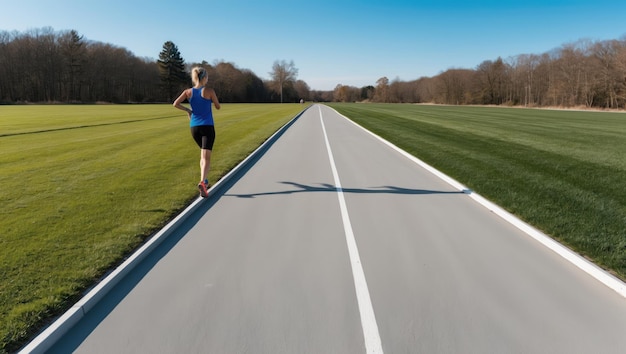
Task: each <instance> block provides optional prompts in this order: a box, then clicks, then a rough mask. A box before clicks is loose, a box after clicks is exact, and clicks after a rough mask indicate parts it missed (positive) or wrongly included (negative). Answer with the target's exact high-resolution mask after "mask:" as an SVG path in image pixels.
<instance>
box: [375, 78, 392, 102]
mask: <svg viewBox="0 0 626 354" xmlns="http://www.w3.org/2000/svg"><path fill="white" fill-rule="evenodd" d="M374 101H376V102H384V103H387V102H389V79H388V78H387V77H386V76H383V77H381V78H380V79H378V80H376V91H375V93H374Z"/></svg>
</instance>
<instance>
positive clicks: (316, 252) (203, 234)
mask: <svg viewBox="0 0 626 354" xmlns="http://www.w3.org/2000/svg"><path fill="white" fill-rule="evenodd" d="M218 134H219V130H218ZM216 156H218V155H217V154H216ZM625 333H626V299H625V298H624V297H622V296H621V295H619V294H618V293H616V292H615V291H613V290H611V289H609V288H608V287H606V286H604V285H603V284H601V283H600V282H599V281H597V280H596V279H594V278H593V277H591V276H590V275H588V274H587V273H584V272H582V271H581V270H580V269H578V268H577V267H575V266H574V265H573V264H572V263H570V262H568V261H567V260H565V259H564V258H562V257H561V256H559V255H557V254H556V253H555V252H553V251H551V250H549V249H547V248H546V247H545V246H543V245H542V244H540V243H539V242H537V241H535V240H534V239H532V238H531V237H529V236H528V235H527V234H525V233H523V232H522V231H520V230H519V229H518V228H516V227H514V226H512V225H511V224H510V223H508V222H506V221H505V220H503V219H502V218H500V217H499V216H497V215H495V214H494V213H493V212H491V211H489V210H488V209H486V208H484V207H483V206H481V205H479V204H478V203H476V201H475V200H473V199H472V198H470V197H469V195H468V194H464V193H462V192H460V191H459V190H458V189H455V188H454V187H452V186H451V185H449V184H448V183H446V182H444V181H442V180H441V179H439V178H438V177H436V176H434V175H433V174H432V173H430V172H428V171H426V170H425V169H424V168H422V167H420V166H418V165H417V164H415V163H414V162H413V161H411V160H410V159H407V158H406V157H405V156H403V155H402V154H400V153H398V152H397V151H396V150H394V149H392V148H391V147H389V146H387V145H385V144H383V143H381V142H380V141H379V140H378V139H376V138H375V137H373V136H372V135H370V134H368V133H367V132H365V131H364V130H362V129H361V128H359V127H357V126H355V125H354V124H352V123H351V122H349V121H348V120H346V119H345V118H342V117H341V116H340V115H338V114H337V113H336V112H334V111H333V110H331V109H330V108H328V107H325V106H313V107H312V108H310V109H308V110H307V111H306V112H305V113H304V114H303V115H302V116H301V117H300V118H298V120H297V121H295V123H294V124H293V125H292V126H291V127H290V128H289V129H288V130H287V131H286V132H285V133H284V134H283V135H282V136H281V137H280V138H279V139H278V140H277V141H276V142H275V143H274V144H273V145H272V146H271V147H269V149H268V150H267V151H266V152H265V153H264V154H263V155H262V156H261V157H260V158H258V159H255V160H254V161H253V163H252V164H251V165H250V166H249V167H248V168H246V169H245V170H244V171H243V172H242V173H240V174H239V175H237V176H236V177H235V178H233V180H232V181H231V182H229V183H228V184H227V185H225V186H224V187H223V188H222V189H221V190H220V191H219V193H216V194H215V195H214V196H213V197H212V198H211V199H210V200H207V201H205V202H204V203H203V204H202V206H201V207H200V208H198V209H197V210H196V211H195V212H194V214H193V215H192V216H190V217H189V218H188V219H187V220H186V221H185V222H184V223H183V224H182V225H181V226H180V227H179V228H177V229H176V230H175V231H174V232H173V233H172V235H170V236H169V238H168V239H167V240H166V241H165V242H163V243H162V244H161V245H160V246H159V247H158V248H157V249H156V250H155V251H154V252H152V253H151V255H150V256H149V257H148V258H146V259H145V260H144V261H143V262H142V263H141V264H140V265H139V266H138V267H136V268H135V269H134V270H133V271H132V272H131V273H130V274H129V275H128V276H127V277H125V278H124V280H123V281H121V282H120V283H119V284H118V285H117V286H116V287H115V288H114V289H113V290H112V291H111V292H110V293H109V294H108V295H107V296H106V297H105V298H104V299H103V300H102V301H100V303H99V304H98V305H97V306H96V307H95V308H94V309H93V310H91V311H90V312H88V313H87V315H86V316H85V317H84V318H83V319H82V320H81V321H80V322H79V323H78V325H76V326H75V327H74V328H73V329H72V330H71V331H70V332H69V333H67V334H66V335H65V336H64V337H63V338H62V339H61V340H60V341H59V342H57V344H56V345H55V346H54V347H53V348H52V349H51V350H50V352H54V353H63V352H73V351H75V352H77V353H364V352H366V351H368V352H382V351H384V352H386V353H625V352H626V339H624V335H625Z"/></svg>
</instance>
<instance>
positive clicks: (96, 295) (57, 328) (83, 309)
mask: <svg viewBox="0 0 626 354" xmlns="http://www.w3.org/2000/svg"><path fill="white" fill-rule="evenodd" d="M311 107H312V105H311V106H309V107H306V108H304V109H303V110H302V111H301V112H300V113H298V114H297V115H296V116H295V117H293V118H292V119H291V120H289V122H287V123H286V124H285V125H283V126H282V127H280V128H279V129H278V130H277V131H276V132H275V133H274V134H272V135H271V136H270V137H269V138H268V139H267V140H265V142H263V144H261V145H260V146H259V147H258V148H257V149H256V150H254V151H253V152H252V153H251V154H250V155H248V156H247V157H246V158H245V159H244V160H243V161H241V162H240V163H239V164H238V165H237V166H235V167H234V168H233V169H232V170H230V171H229V172H228V173H227V174H226V175H225V176H224V177H222V178H221V179H220V180H219V181H217V183H215V184H214V185H213V186H211V188H210V189H209V191H208V194H209V195H208V197H207V198H201V197H198V198H197V199H196V200H195V201H193V202H192V203H191V204H190V205H189V206H187V208H185V210H183V211H182V212H181V213H180V214H178V215H177V216H176V217H175V218H174V219H172V220H171V221H170V222H169V223H168V224H167V225H165V227H163V228H162V229H161V230H159V231H158V232H157V233H156V234H154V235H153V236H152V237H151V238H150V239H149V240H148V241H147V242H146V243H144V244H143V245H142V246H141V247H140V248H139V249H138V250H137V251H135V252H134V253H133V254H132V255H131V256H130V257H129V258H128V259H126V260H125V261H124V262H123V263H122V264H121V265H119V266H118V267H117V268H115V270H114V271H113V272H111V273H110V274H108V275H107V276H106V277H105V278H104V279H103V280H102V281H101V282H100V283H98V284H97V285H96V286H95V287H94V288H92V289H91V290H90V291H89V292H88V293H87V294H86V295H85V296H84V297H83V298H82V299H80V300H79V301H78V302H76V303H75V304H74V305H73V306H72V307H71V308H70V309H69V310H67V311H66V312H65V313H64V314H63V315H61V317H59V318H58V319H57V320H56V321H54V322H53V323H52V324H51V325H50V326H48V327H47V328H46V329H44V330H43V332H41V333H40V334H39V335H37V337H35V338H34V339H33V340H32V341H31V342H30V343H28V344H27V345H26V346H25V347H23V348H22V349H21V350H20V351H19V353H20V354H26V353H33V354H38V353H45V352H46V351H47V350H48V349H50V348H51V347H52V346H53V345H54V344H55V343H56V342H57V341H58V340H59V339H61V338H62V337H63V335H65V333H67V332H68V331H69V330H70V329H71V328H72V327H74V326H75V325H76V324H77V323H78V322H79V321H80V320H81V319H82V318H83V317H84V316H85V315H86V314H87V312H89V311H90V310H91V309H93V308H94V306H96V304H97V303H98V302H99V301H100V300H102V298H104V297H105V296H106V294H108V293H109V291H111V289H113V287H115V286H116V285H117V284H118V283H119V282H120V280H122V279H123V278H124V277H125V276H126V275H127V274H128V273H130V272H131V271H132V270H133V269H134V268H135V267H136V266H137V265H138V264H139V263H141V261H143V260H144V259H145V258H146V257H147V256H148V255H149V254H150V253H151V252H152V251H153V250H154V249H155V248H157V247H158V246H159V245H160V244H161V243H162V242H163V241H164V240H165V239H167V237H168V236H169V235H170V234H171V233H172V232H173V231H174V230H175V229H176V228H177V227H178V226H179V225H180V224H181V223H183V222H184V221H185V220H186V219H187V218H188V217H189V216H190V215H192V214H193V213H194V211H196V209H198V207H200V206H201V205H202V204H203V202H204V201H205V200H207V199H209V198H211V197H212V196H213V195H215V193H216V192H217V191H218V190H219V189H221V188H222V187H223V186H224V185H225V184H226V183H227V182H228V181H229V180H230V179H232V178H233V177H234V176H235V175H236V174H237V173H239V171H241V170H242V169H243V168H244V167H246V165H247V164H248V163H250V161H251V160H253V159H254V158H256V157H257V156H259V155H260V154H261V153H263V152H264V151H265V150H266V149H267V148H268V147H269V146H270V145H271V144H272V143H274V142H275V141H276V140H277V139H278V138H279V137H280V135H282V134H283V133H284V132H285V131H286V130H287V128H289V127H290V126H291V125H292V124H293V123H294V122H295V121H296V120H297V119H298V118H300V116H301V115H302V114H303V113H304V112H306V111H307V110H308V109H309V108H311Z"/></svg>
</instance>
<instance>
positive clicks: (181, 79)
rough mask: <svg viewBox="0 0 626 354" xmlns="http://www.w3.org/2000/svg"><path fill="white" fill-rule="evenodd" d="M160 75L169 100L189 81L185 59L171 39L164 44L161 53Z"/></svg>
mask: <svg viewBox="0 0 626 354" xmlns="http://www.w3.org/2000/svg"><path fill="white" fill-rule="evenodd" d="M157 62H158V64H159V76H160V78H161V84H162V85H163V90H164V91H165V93H166V95H167V97H168V101H171V100H172V99H173V97H174V96H175V95H176V94H177V93H178V91H179V90H180V89H181V87H182V86H184V85H185V84H186V83H187V82H188V81H189V78H188V75H187V73H186V72H185V60H184V59H183V58H182V57H181V55H180V52H179V51H178V47H177V46H176V44H174V43H173V42H171V41H167V42H165V44H163V50H162V51H161V53H159V60H158V61H157Z"/></svg>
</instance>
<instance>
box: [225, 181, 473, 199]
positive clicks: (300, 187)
mask: <svg viewBox="0 0 626 354" xmlns="http://www.w3.org/2000/svg"><path fill="white" fill-rule="evenodd" d="M280 183H282V184H285V185H291V186H293V187H296V188H297V189H290V190H285V191H278V192H260V193H248V194H224V196H225V197H239V198H254V197H260V196H265V195H284V194H295V193H310V192H332V193H336V192H339V191H341V192H343V193H359V194H407V195H424V194H464V192H462V191H434V190H428V189H412V188H402V187H394V186H381V187H372V188H367V189H365V188H343V187H342V188H337V187H336V186H333V185H331V184H328V183H320V184H319V186H313V185H311V186H309V185H306V184H301V183H296V182H280Z"/></svg>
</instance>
